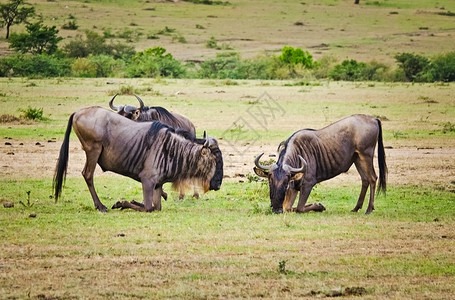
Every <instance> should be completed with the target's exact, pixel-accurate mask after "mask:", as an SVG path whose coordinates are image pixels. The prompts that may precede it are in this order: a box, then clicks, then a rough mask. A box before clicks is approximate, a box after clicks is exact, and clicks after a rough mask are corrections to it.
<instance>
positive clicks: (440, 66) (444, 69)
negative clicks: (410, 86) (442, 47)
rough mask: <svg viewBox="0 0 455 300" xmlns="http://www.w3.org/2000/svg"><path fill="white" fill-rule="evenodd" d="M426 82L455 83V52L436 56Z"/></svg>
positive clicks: (426, 76)
mask: <svg viewBox="0 0 455 300" xmlns="http://www.w3.org/2000/svg"><path fill="white" fill-rule="evenodd" d="M425 78H426V79H427V80H426V81H431V82H434V81H444V82H450V81H455V52H449V53H446V54H441V55H438V56H436V57H435V58H434V59H433V60H432V61H431V63H430V65H429V67H428V70H427V72H426V75H425Z"/></svg>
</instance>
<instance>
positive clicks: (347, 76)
mask: <svg viewBox="0 0 455 300" xmlns="http://www.w3.org/2000/svg"><path fill="white" fill-rule="evenodd" d="M365 69H366V64H365V63H362V62H360V63H359V62H357V61H356V60H354V59H351V60H344V61H343V62H342V63H341V64H338V65H336V66H335V67H334V68H333V69H332V70H331V71H330V72H329V77H330V78H332V79H334V80H347V81H357V80H363V78H364V76H363V72H364V71H365Z"/></svg>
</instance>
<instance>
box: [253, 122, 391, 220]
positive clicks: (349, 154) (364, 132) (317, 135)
mask: <svg viewBox="0 0 455 300" xmlns="http://www.w3.org/2000/svg"><path fill="white" fill-rule="evenodd" d="M376 143H377V144H378V165H379V188H378V191H383V192H385V191H386V175H387V165H386V161H385V153H384V145H383V143H382V128H381V121H380V120H379V119H377V118H374V117H372V116H366V115H353V116H350V117H346V118H344V119H341V120H339V121H338V122H336V123H333V124H331V125H329V126H327V127H325V128H323V129H320V130H313V129H303V130H299V131H297V132H295V133H294V134H292V135H291V136H290V137H289V138H288V139H287V140H286V141H285V142H284V144H283V145H281V147H280V148H281V151H280V154H279V157H278V161H277V163H275V164H273V165H271V166H264V165H262V164H261V163H260V162H259V159H260V158H261V156H262V155H263V154H261V155H259V156H258V157H257V158H256V159H255V165H256V168H254V171H255V172H256V174H257V175H259V176H262V177H267V178H268V181H269V187H270V201H271V206H272V209H273V211H274V212H275V213H281V212H283V208H284V209H285V210H286V211H290V210H292V206H293V204H294V201H295V198H296V197H297V193H298V192H300V196H299V202H298V205H297V208H296V211H297V212H302V213H303V212H307V211H309V210H310V209H309V207H306V206H305V204H306V202H307V199H308V197H309V195H310V192H311V189H312V188H313V186H314V185H315V184H316V183H318V182H321V181H324V180H327V179H330V178H333V177H335V176H337V175H339V174H341V173H343V172H347V171H348V170H349V168H350V167H351V165H352V164H353V163H354V164H355V166H356V168H357V171H358V172H359V174H360V177H361V179H362V190H361V192H360V196H359V199H358V201H357V205H356V206H355V207H354V209H353V210H352V211H354V212H357V211H358V210H359V209H360V208H362V205H363V201H364V199H365V195H366V192H367V189H368V186H369V187H370V202H369V204H368V208H367V210H366V213H367V214H370V213H371V212H372V211H373V210H374V194H375V188H376V180H377V176H376V173H375V171H374V166H373V156H374V149H375V147H376Z"/></svg>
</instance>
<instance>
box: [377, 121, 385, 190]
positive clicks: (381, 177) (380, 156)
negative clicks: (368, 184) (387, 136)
mask: <svg viewBox="0 0 455 300" xmlns="http://www.w3.org/2000/svg"><path fill="white" fill-rule="evenodd" d="M377 121H378V126H379V136H378V165H379V184H378V193H379V192H383V193H384V194H385V192H386V190H387V164H386V161H385V151H384V143H383V142H382V125H381V121H380V120H379V119H378V120H377Z"/></svg>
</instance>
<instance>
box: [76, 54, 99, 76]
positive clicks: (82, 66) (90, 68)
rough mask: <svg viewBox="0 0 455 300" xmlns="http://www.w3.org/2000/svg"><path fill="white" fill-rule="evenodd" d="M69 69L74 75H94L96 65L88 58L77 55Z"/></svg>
mask: <svg viewBox="0 0 455 300" xmlns="http://www.w3.org/2000/svg"><path fill="white" fill-rule="evenodd" d="M71 71H72V73H73V75H74V76H76V77H95V76H96V65H95V64H94V63H92V62H91V61H90V60H89V59H88V58H85V57H79V58H78V59H76V60H75V61H74V63H73V65H72V66H71Z"/></svg>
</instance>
